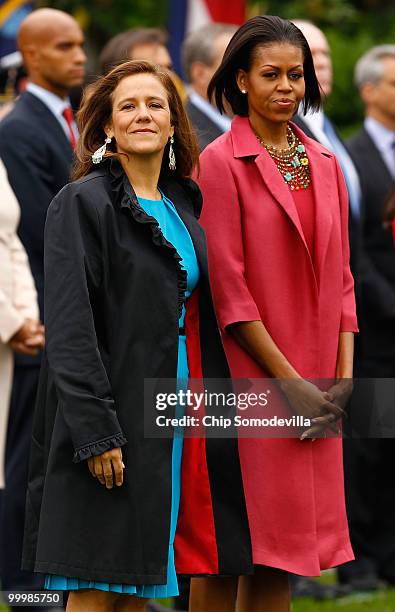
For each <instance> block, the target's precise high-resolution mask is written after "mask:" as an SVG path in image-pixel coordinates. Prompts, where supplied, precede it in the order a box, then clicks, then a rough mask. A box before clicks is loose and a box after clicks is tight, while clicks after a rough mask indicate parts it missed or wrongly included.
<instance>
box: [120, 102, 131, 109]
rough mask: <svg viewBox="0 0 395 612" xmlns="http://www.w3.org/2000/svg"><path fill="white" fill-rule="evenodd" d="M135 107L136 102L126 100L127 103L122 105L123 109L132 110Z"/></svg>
mask: <svg viewBox="0 0 395 612" xmlns="http://www.w3.org/2000/svg"><path fill="white" fill-rule="evenodd" d="M133 108H134V104H132V103H131V102H126V103H125V104H123V105H122V106H121V110H131V109H133Z"/></svg>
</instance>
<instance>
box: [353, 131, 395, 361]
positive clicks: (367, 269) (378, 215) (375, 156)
mask: <svg viewBox="0 0 395 612" xmlns="http://www.w3.org/2000/svg"><path fill="white" fill-rule="evenodd" d="M347 148H348V150H349V152H350V155H351V157H352V159H353V161H354V164H355V166H356V168H357V170H358V174H359V178H360V181H361V189H362V197H363V216H362V240H363V259H362V260H361V265H360V276H361V293H362V311H361V318H360V325H361V338H360V345H361V346H360V350H361V357H362V358H369V359H375V358H376V357H390V358H391V359H393V358H394V356H395V249H394V244H393V239H392V233H391V229H390V228H384V227H383V210H384V203H385V200H386V198H387V196H388V194H389V192H390V191H391V188H392V187H393V185H394V181H393V179H392V177H391V175H390V173H389V171H388V169H387V166H386V164H385V163H384V161H383V159H382V157H381V155H380V152H379V151H378V150H377V148H376V146H375V145H374V143H373V141H372V139H371V138H370V136H369V134H368V133H367V131H366V130H365V129H364V128H363V129H362V130H361V131H360V132H358V133H357V134H356V135H355V136H353V137H352V138H351V139H350V140H349V141H348V142H347Z"/></svg>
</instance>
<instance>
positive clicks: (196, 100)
mask: <svg viewBox="0 0 395 612" xmlns="http://www.w3.org/2000/svg"><path fill="white" fill-rule="evenodd" d="M188 96H189V101H190V103H191V104H193V105H194V106H196V108H198V109H199V110H200V111H201V112H202V113H203V114H204V115H206V116H207V117H208V118H209V119H211V121H212V122H213V123H215V125H217V126H218V127H219V128H220V130H222V131H223V132H227V131H228V130H229V129H230V125H231V123H232V121H231V119H230V118H229V117H228V116H227V115H221V113H220V112H219V111H218V110H217V109H216V108H215V106H213V105H212V104H210V102H209V101H208V100H205V99H204V98H202V96H199V94H198V93H196V91H195V90H194V89H192V87H189V88H188Z"/></svg>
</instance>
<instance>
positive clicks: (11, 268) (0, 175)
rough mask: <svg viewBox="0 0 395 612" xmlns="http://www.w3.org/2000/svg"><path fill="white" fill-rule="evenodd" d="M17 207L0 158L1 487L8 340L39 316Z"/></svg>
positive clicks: (8, 374)
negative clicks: (28, 319)
mask: <svg viewBox="0 0 395 612" xmlns="http://www.w3.org/2000/svg"><path fill="white" fill-rule="evenodd" d="M18 222H19V207H18V202H17V201H16V198H15V195H14V193H13V191H12V189H11V187H10V185H9V183H8V179H7V173H6V170H5V168H4V165H3V163H2V162H1V161H0V488H2V487H3V486H4V453H5V438H6V431H7V423H8V411H9V400H10V392H11V384H12V371H13V353H12V350H11V348H10V347H9V346H8V345H7V343H8V341H9V339H10V338H11V337H12V336H13V335H14V334H15V332H16V331H18V329H19V328H20V327H21V326H22V325H23V322H24V320H25V319H27V318H30V319H38V316H39V315H38V306H37V293H36V289H35V286H34V281H33V277H32V275H31V272H30V268H29V262H28V260H27V256H26V252H25V249H24V248H23V246H22V243H21V241H20V240H19V238H18V236H17V234H16V230H17V226H18Z"/></svg>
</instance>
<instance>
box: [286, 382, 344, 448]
mask: <svg viewBox="0 0 395 612" xmlns="http://www.w3.org/2000/svg"><path fill="white" fill-rule="evenodd" d="M281 389H282V391H283V392H284V393H285V396H286V398H287V400H288V402H289V403H290V405H291V407H292V409H293V410H294V412H295V413H296V414H298V415H301V416H304V417H306V418H308V419H310V421H311V422H312V423H313V425H312V427H310V428H309V429H307V430H306V431H304V432H303V434H302V435H301V440H304V439H305V438H313V439H315V438H318V437H321V436H322V434H324V433H325V432H326V430H327V429H328V428H330V429H331V430H332V431H334V432H335V433H339V428H338V426H337V424H336V421H338V420H339V419H341V418H342V417H344V416H345V415H346V413H345V410H344V409H345V407H346V405H347V401H348V399H349V397H350V395H351V392H352V380H351V379H340V380H339V381H337V382H336V384H335V385H333V386H332V387H331V388H330V389H329V390H328V391H321V390H320V389H319V388H318V387H317V386H316V385H314V384H313V383H311V382H309V381H307V380H304V379H302V378H300V379H292V380H285V381H282V382H281Z"/></svg>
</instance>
